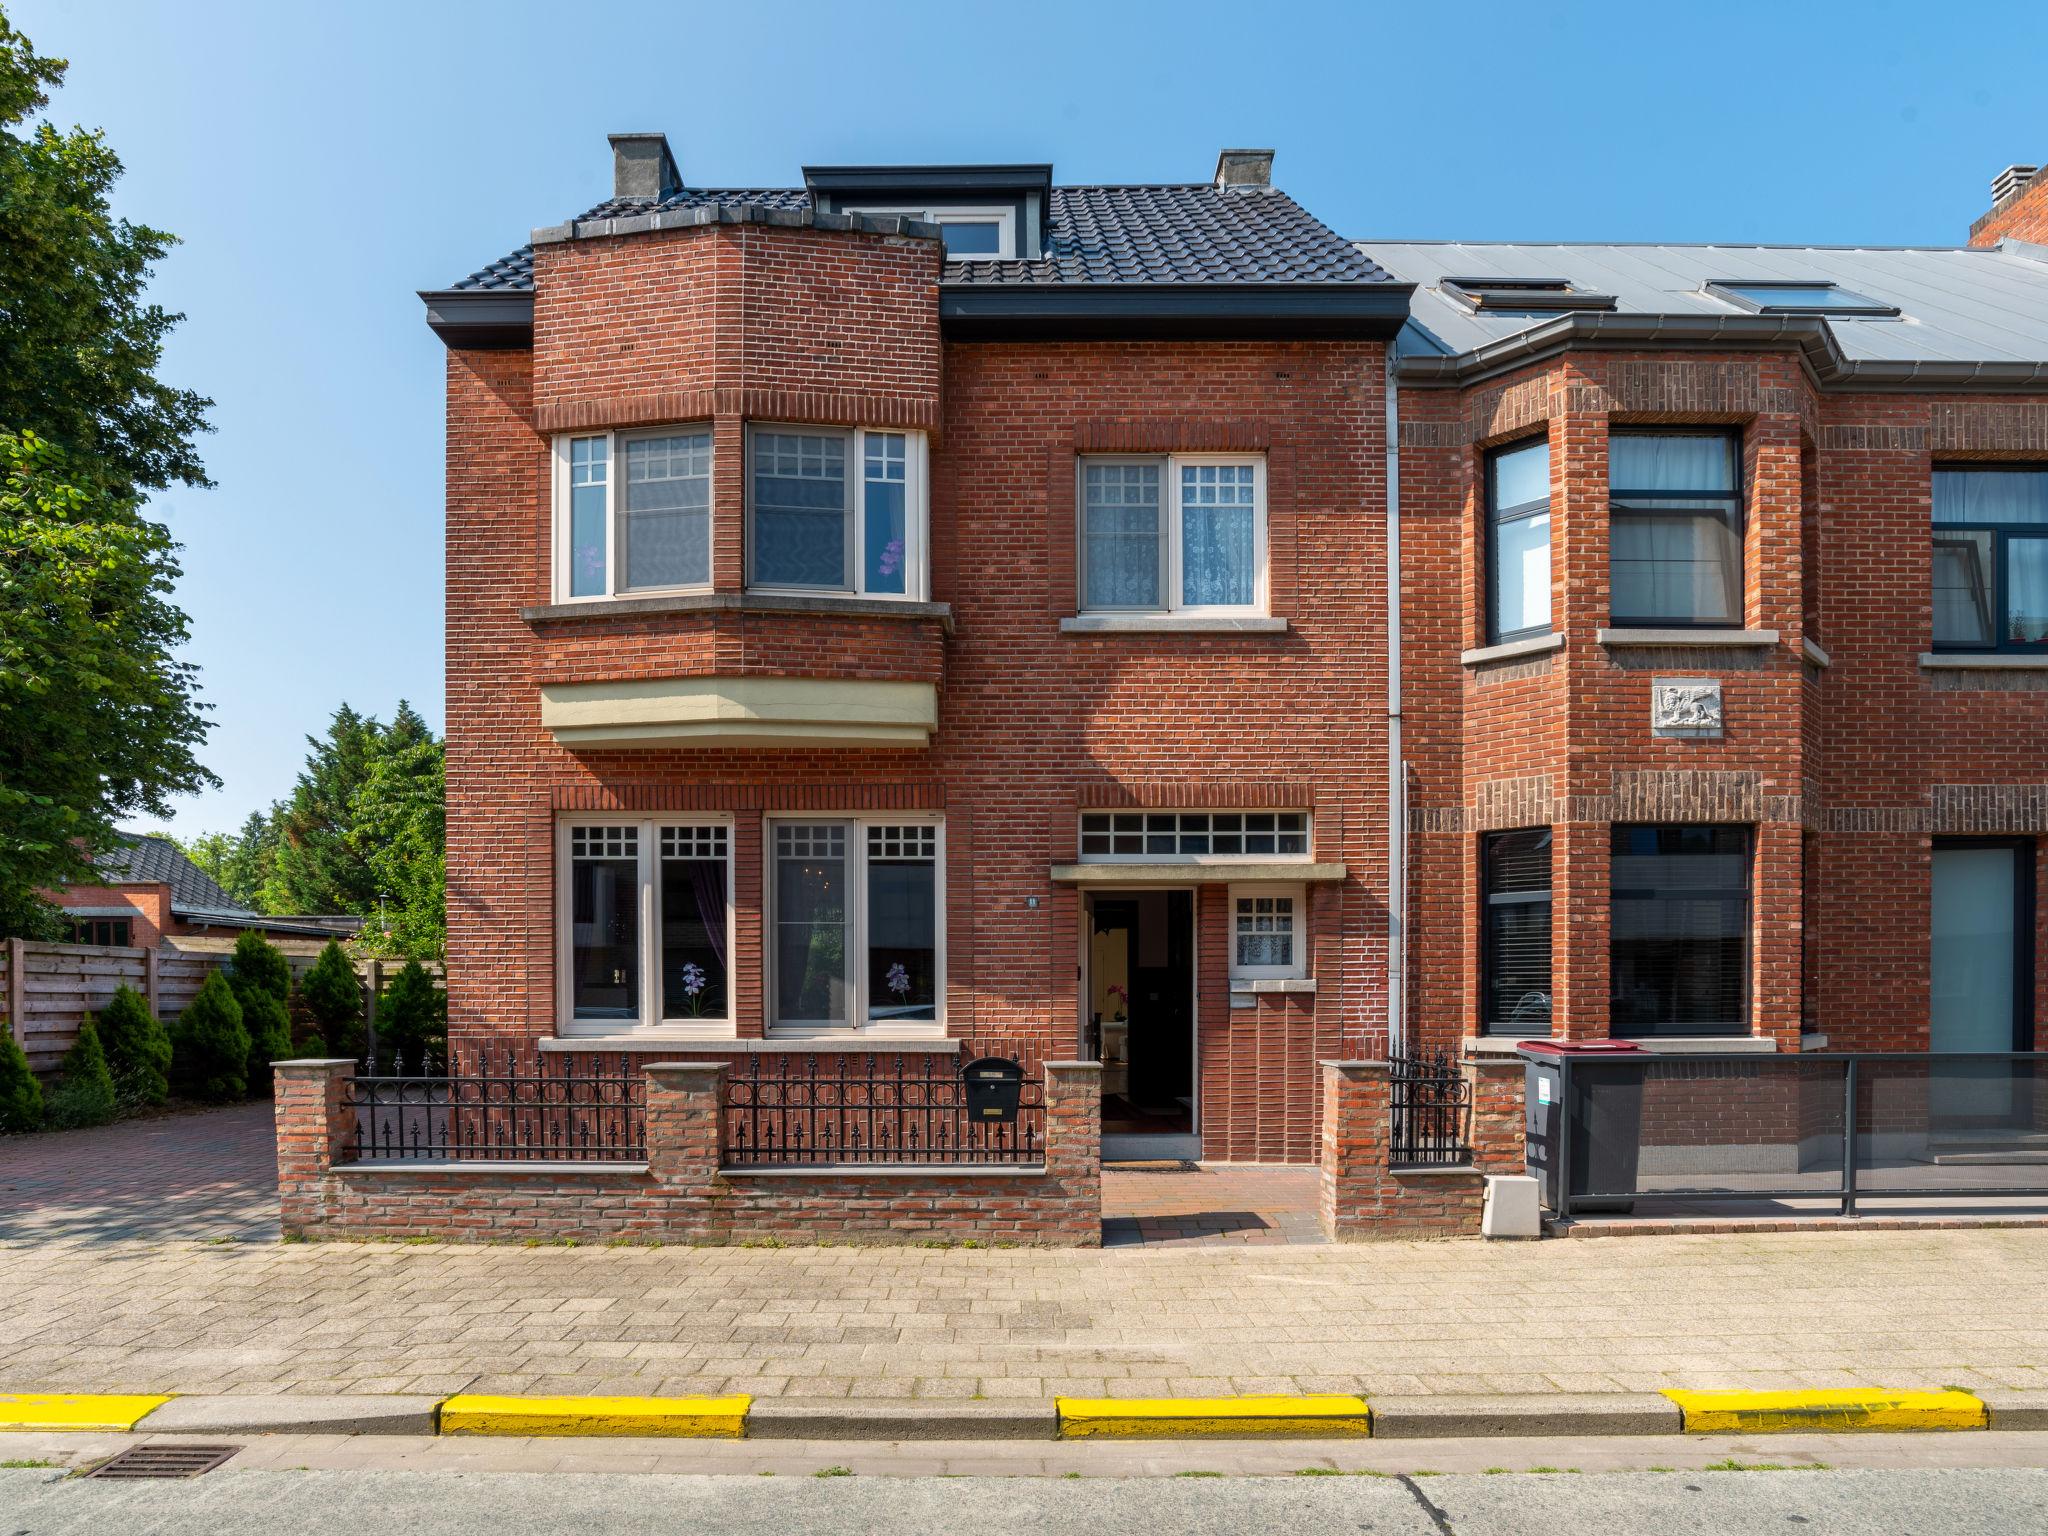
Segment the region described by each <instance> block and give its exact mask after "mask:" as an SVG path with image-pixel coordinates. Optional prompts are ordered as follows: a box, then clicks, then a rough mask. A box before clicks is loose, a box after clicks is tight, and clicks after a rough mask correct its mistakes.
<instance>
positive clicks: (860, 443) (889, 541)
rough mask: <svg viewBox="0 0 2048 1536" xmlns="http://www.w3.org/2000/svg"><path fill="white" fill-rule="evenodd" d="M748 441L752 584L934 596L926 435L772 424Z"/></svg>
mask: <svg viewBox="0 0 2048 1536" xmlns="http://www.w3.org/2000/svg"><path fill="white" fill-rule="evenodd" d="M748 448H749V458H750V463H751V473H750V476H749V482H748V483H749V493H748V534H747V550H748V575H747V580H748V584H749V585H750V586H755V587H774V588H793V589H797V590H803V591H820V592H844V593H852V594H858V595H860V596H864V597H908V598H917V599H922V598H923V597H924V596H925V595H926V576H925V552H924V542H925V525H926V516H925V489H924V486H925V440H924V436H923V434H922V433H917V432H870V431H865V430H847V429H841V428H832V427H767V426H763V427H756V428H754V429H753V431H752V432H751V433H750V434H749V437H748Z"/></svg>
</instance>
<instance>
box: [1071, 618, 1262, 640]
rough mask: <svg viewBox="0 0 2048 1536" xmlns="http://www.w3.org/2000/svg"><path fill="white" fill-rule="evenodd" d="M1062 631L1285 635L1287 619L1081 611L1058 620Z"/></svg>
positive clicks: (1143, 633) (1120, 633) (1074, 633)
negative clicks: (1081, 612)
mask: <svg viewBox="0 0 2048 1536" xmlns="http://www.w3.org/2000/svg"><path fill="white" fill-rule="evenodd" d="M1060 633H1061V634H1063V635H1284V634H1286V633H1287V621H1286V620H1285V619H1280V618H1270V617H1268V616H1266V615H1264V614H1246V615H1244V616H1242V617H1234V616H1232V615H1229V614H1216V613H1202V614H1178V613H1083V614H1075V615H1070V616H1068V617H1067V618H1064V619H1061V620H1060Z"/></svg>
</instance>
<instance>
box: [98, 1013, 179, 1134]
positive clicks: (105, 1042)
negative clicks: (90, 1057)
mask: <svg viewBox="0 0 2048 1536" xmlns="http://www.w3.org/2000/svg"><path fill="white" fill-rule="evenodd" d="M94 1022H95V1023H96V1024H97V1025H98V1026H99V1034H100V1045H101V1047H102V1048H103V1049H104V1050H105V1051H106V1053H107V1067H108V1070H110V1071H111V1072H112V1073H113V1074H114V1092H115V1094H116V1096H117V1097H118V1098H119V1099H120V1101H121V1102H122V1104H124V1105H145V1104H161V1103H163V1101H164V1100H165V1099H166V1098H168V1097H169V1096H170V1092H171V1084H170V1070H171V1036H170V1031H168V1030H167V1029H165V1028H164V1027H163V1025H162V1024H160V1023H158V1022H157V1018H156V1015H155V1014H153V1013H151V1012H150V1011H149V1004H148V1003H147V1002H145V1001H144V1000H143V997H142V994H141V993H140V992H138V991H136V990H135V989H134V988H133V987H127V986H123V987H117V988H115V990H114V995H113V997H112V998H110V999H109V1000H108V1002H107V1006H106V1007H104V1008H102V1009H101V1010H100V1011H99V1014H98V1015H97V1017H96V1018H95V1020H94Z"/></svg>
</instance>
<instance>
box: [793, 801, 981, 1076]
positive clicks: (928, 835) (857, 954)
mask: <svg viewBox="0 0 2048 1536" xmlns="http://www.w3.org/2000/svg"><path fill="white" fill-rule="evenodd" d="M769 826H770V839H769V846H770V848H771V850H772V852H771V861H770V868H769V878H768V885H769V913H770V918H771V921H770V936H769V954H768V972H769V975H768V1023H769V1027H770V1028H772V1029H775V1030H778V1031H781V1032H785V1033H789V1034H799V1035H803V1034H836V1033H840V1032H846V1031H855V1032H858V1031H871V1032H873V1033H877V1034H892V1033H893V1034H906V1035H936V1034H941V1033H943V1026H942V1019H943V1017H944V999H945V932H946V922H945V858H944V828H943V826H942V825H941V824H940V823H939V822H937V821H935V820H929V819H915V818H912V819H905V818H901V817H882V816H877V817H853V818H834V819H829V820H827V819H815V820H814V819H811V818H805V819H802V820H780V819H778V820H774V821H771V822H770V823H769Z"/></svg>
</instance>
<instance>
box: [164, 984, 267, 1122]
mask: <svg viewBox="0 0 2048 1536" xmlns="http://www.w3.org/2000/svg"><path fill="white" fill-rule="evenodd" d="M171 1068H172V1076H173V1078H174V1079H175V1080H176V1081H177V1083H178V1084H179V1085H180V1086H181V1087H182V1088H183V1089H184V1090H185V1091H186V1092H188V1093H190V1094H191V1095H192V1096H193V1097H194V1098H196V1099H206V1100H208V1101H210V1102H212V1103H216V1104H225V1103H229V1102H231V1101H233V1100H235V1099H239V1098H241V1097H242V1096H243V1094H244V1093H245V1092H246V1091H247V1089H248V1083H249V1032H248V1030H246V1029H244V1028H243V1027H242V1005H241V1004H240V1003H239V1002H237V1001H236V1000H235V989H234V988H233V987H231V986H229V985H228V979H227V977H226V975H225V974H223V973H222V972H220V971H215V972H213V973H212V974H211V975H209V976H208V977H207V978H206V982H205V984H204V985H203V986H201V987H200V989H199V993H198V995H197V996H196V997H194V998H193V999H192V1001H191V1002H190V1003H189V1004H187V1005H186V1007H185V1011H184V1012H183V1013H181V1014H179V1015H178V1026H177V1029H176V1030H175V1031H174V1032H173V1033H172V1035H171Z"/></svg>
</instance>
